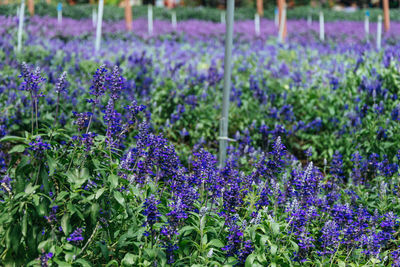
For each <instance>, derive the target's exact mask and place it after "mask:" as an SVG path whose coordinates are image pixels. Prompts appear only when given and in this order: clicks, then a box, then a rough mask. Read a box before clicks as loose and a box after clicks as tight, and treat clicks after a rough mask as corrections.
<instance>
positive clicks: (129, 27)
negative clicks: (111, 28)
mask: <svg viewBox="0 0 400 267" xmlns="http://www.w3.org/2000/svg"><path fill="white" fill-rule="evenodd" d="M125 23H126V29H127V30H128V31H132V8H131V1H130V0H125Z"/></svg>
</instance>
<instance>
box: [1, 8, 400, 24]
mask: <svg viewBox="0 0 400 267" xmlns="http://www.w3.org/2000/svg"><path fill="white" fill-rule="evenodd" d="M93 8H97V6H93V5H75V6H70V5H66V4H65V5H64V6H63V16H64V17H68V18H73V19H79V20H80V19H82V18H91V17H92V10H93ZM16 11H17V5H15V4H11V5H0V15H4V16H9V15H12V14H16ZM174 11H175V12H176V14H177V19H178V20H190V19H197V20H205V21H214V22H219V21H220V20H221V10H220V9H216V8H210V7H177V8H174ZM320 11H323V12H324V15H325V21H343V20H346V21H363V20H364V17H365V10H357V11H355V12H344V11H334V10H332V9H329V8H322V9H321V8H314V7H309V6H300V7H295V8H291V9H288V11H287V16H288V19H306V18H307V16H308V15H312V17H313V19H314V20H315V21H317V20H318V16H319V12H320ZM368 11H369V12H370V15H371V20H377V17H378V15H382V9H379V8H371V9H368ZM153 12H154V18H155V19H159V20H170V19H171V11H170V10H168V9H166V8H160V7H154V11H153ZM35 13H36V14H37V15H40V16H51V17H57V6H56V4H54V5H48V4H46V3H37V4H36V5H35ZM255 13H256V9H255V7H254V8H252V7H236V9H235V20H249V19H250V20H251V19H254V14H255ZM274 14H275V6H271V7H268V8H266V9H265V10H264V16H263V17H264V18H267V19H274ZM132 15H133V18H142V17H147V6H133V7H132ZM390 18H391V20H393V21H399V20H400V10H399V9H396V8H393V9H391V10H390ZM103 19H104V20H106V21H118V20H123V19H124V9H123V8H120V7H117V6H111V5H106V6H105V7H104V15H103Z"/></svg>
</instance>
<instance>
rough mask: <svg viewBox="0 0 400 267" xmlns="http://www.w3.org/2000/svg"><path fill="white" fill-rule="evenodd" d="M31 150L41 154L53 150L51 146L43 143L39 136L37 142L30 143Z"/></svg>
mask: <svg viewBox="0 0 400 267" xmlns="http://www.w3.org/2000/svg"><path fill="white" fill-rule="evenodd" d="M29 149H30V150H32V151H35V152H37V153H39V154H40V153H42V152H43V151H45V150H48V149H51V145H50V144H49V143H46V142H43V140H42V137H40V136H38V137H36V139H35V141H33V142H30V143H29Z"/></svg>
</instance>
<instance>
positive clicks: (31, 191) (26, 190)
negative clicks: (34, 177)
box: [25, 183, 39, 195]
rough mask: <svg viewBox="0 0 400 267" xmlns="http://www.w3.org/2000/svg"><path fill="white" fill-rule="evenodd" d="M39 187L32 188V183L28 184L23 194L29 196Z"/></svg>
mask: <svg viewBox="0 0 400 267" xmlns="http://www.w3.org/2000/svg"><path fill="white" fill-rule="evenodd" d="M38 187H39V186H38V185H36V186H32V183H29V184H28V185H27V186H26V188H25V194H27V195H30V194H32V193H33V192H34V191H35V190H36V189H37V188H38Z"/></svg>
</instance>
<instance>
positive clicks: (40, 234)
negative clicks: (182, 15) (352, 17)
mask: <svg viewBox="0 0 400 267" xmlns="http://www.w3.org/2000/svg"><path fill="white" fill-rule="evenodd" d="M0 19H2V21H6V22H7V23H8V24H4V25H7V27H4V28H3V29H2V30H1V36H2V38H1V39H0V47H1V52H0V111H1V112H0V121H1V124H0V137H1V140H0V175H1V176H0V179H1V180H0V184H1V187H0V260H1V262H2V263H4V265H5V266H21V265H23V264H25V265H26V266H99V265H108V266H120V265H121V266H165V265H173V266H215V265H216V266H233V265H236V266H243V265H245V266H268V265H271V266H315V265H322V266H325V265H332V266H346V265H350V266H351V265H353V266H359V265H367V266H369V265H371V266H372V265H375V266H379V265H382V266H387V265H392V266H399V264H400V250H399V245H400V242H399V241H400V240H399V230H400V229H399V222H400V220H399V218H398V215H397V214H399V212H400V202H399V191H398V186H399V169H398V164H399V157H400V154H399V153H398V150H399V146H398V143H399V141H400V140H399V136H400V135H399V131H400V128H399V126H398V123H399V120H400V103H399V100H398V91H399V88H400V74H399V59H400V54H399V51H400V50H399V45H398V42H397V40H398V39H397V38H396V36H395V35H396V32H395V31H393V32H392V35H387V36H386V38H385V41H384V46H383V50H382V51H376V49H375V48H374V45H373V36H370V37H369V38H370V40H369V41H368V40H365V39H364V37H363V34H360V27H362V24H360V23H351V22H343V25H345V24H346V25H347V26H348V27H343V26H342V28H341V29H340V28H335V29H337V30H336V31H327V41H326V42H320V41H318V40H315V38H314V36H316V33H315V31H314V30H313V28H312V27H311V28H307V27H305V22H303V21H295V22H291V23H293V24H291V25H292V27H296V26H298V25H303V28H304V29H306V30H304V31H297V32H295V33H291V34H290V36H289V39H288V42H287V44H283V45H282V44H276V42H275V40H274V38H273V37H272V35H267V33H268V34H273V36H276V31H271V32H264V33H265V35H264V36H263V37H262V38H256V37H255V36H254V33H253V29H252V28H251V27H253V24H252V22H243V23H242V24H240V26H239V28H240V29H238V30H239V32H238V35H236V38H235V44H234V49H233V51H234V52H233V61H234V64H233V85H232V93H231V102H232V103H231V109H230V124H229V136H230V137H231V138H232V139H234V142H231V143H230V146H229V151H228V160H227V162H226V165H225V167H224V168H219V166H217V160H216V157H215V156H214V154H215V152H216V148H217V146H216V145H217V140H218V135H217V134H218V119H219V116H220V103H221V88H222V70H223V42H222V38H221V36H220V35H218V32H213V33H209V34H208V35H207V34H206V33H204V32H203V31H201V30H200V28H201V27H199V25H203V26H204V27H210V28H212V27H213V24H207V23H204V24H202V23H201V22H198V21H188V22H187V23H183V24H182V25H180V26H181V27H182V29H187V31H189V30H190V29H191V32H186V33H185V32H184V31H183V30H182V32H181V34H179V35H177V34H176V33H174V32H169V33H168V34H164V33H163V34H160V35H157V34H156V35H154V36H152V37H149V36H146V35H145V34H144V33H143V34H142V35H139V36H136V35H133V34H123V33H115V32H113V30H112V29H113V28H110V30H108V31H105V32H106V34H105V40H104V41H103V44H102V45H103V49H102V51H101V52H100V54H98V55H95V54H94V53H93V39H92V37H91V36H90V35H89V34H81V35H78V34H72V33H71V34H69V33H68V31H65V32H64V33H63V32H61V31H56V30H55V31H54V32H53V33H52V34H50V35H47V34H49V32H50V31H46V30H43V29H47V28H46V27H48V28H49V29H51V26H44V25H47V24H48V25H50V24H51V22H52V20H51V19H48V18H44V19H37V18H32V20H31V21H29V23H32V25H30V26H28V31H27V32H26V35H25V38H24V49H23V52H22V53H19V54H18V53H17V54H16V53H15V51H14V45H15V39H14V36H15V30H14V28H15V23H14V21H13V20H8V19H7V18H0ZM46 20H49V22H48V23H44V22H46ZM35 23H37V25H41V26H42V27H37V26H35ZM41 23H42V24H41ZM85 23H88V24H89V25H90V23H91V22H90V21H89V22H85V21H82V22H79V23H77V24H73V23H72V22H71V24H70V25H79V26H80V27H81V28H85V27H90V26H88V25H86V24H85ZM265 23H270V24H269V25H271V27H272V23H271V22H265ZM85 25H86V26H85ZM332 25H333V26H332V28H334V27H337V26H334V25H336V24H334V23H333V24H332ZM214 26H215V25H214ZM76 27H77V28H78V26H76ZM246 27H247V29H250V28H251V30H248V32H247V35H246V34H244V33H243V34H240V33H241V31H243V32H244V29H246ZM328 29H329V28H328ZM340 30H341V31H340ZM343 40H344V42H343Z"/></svg>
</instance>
